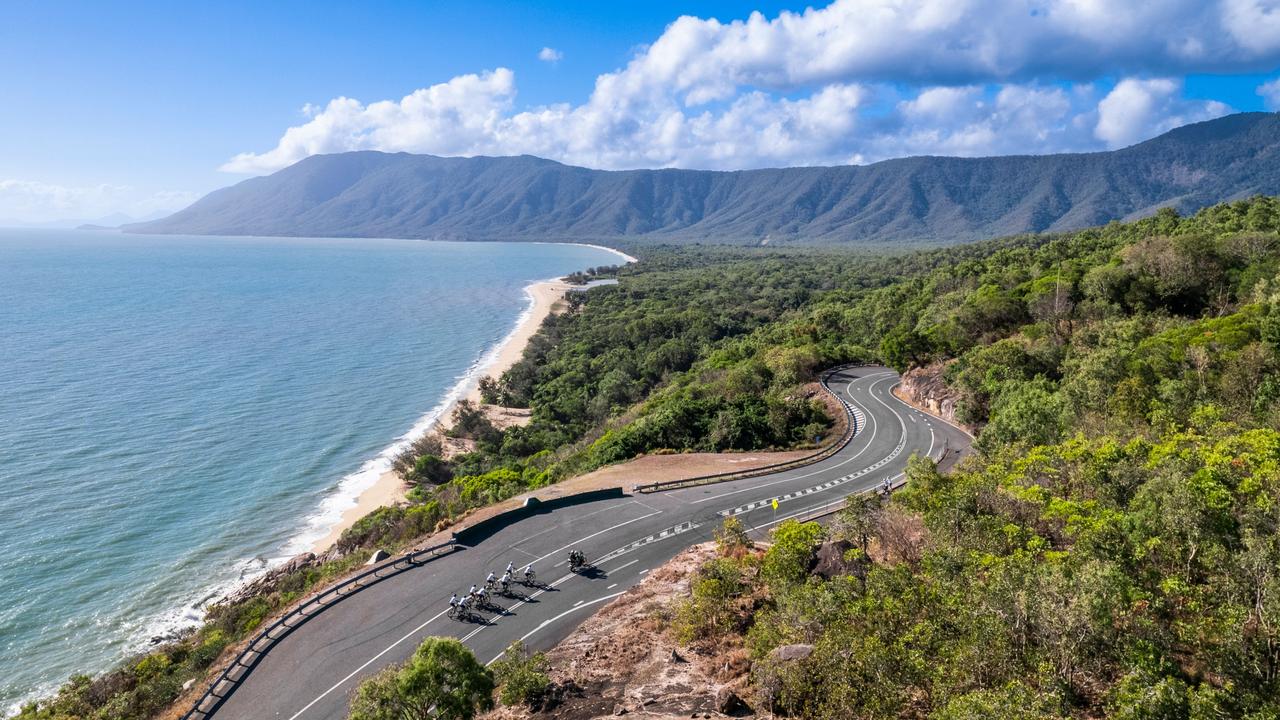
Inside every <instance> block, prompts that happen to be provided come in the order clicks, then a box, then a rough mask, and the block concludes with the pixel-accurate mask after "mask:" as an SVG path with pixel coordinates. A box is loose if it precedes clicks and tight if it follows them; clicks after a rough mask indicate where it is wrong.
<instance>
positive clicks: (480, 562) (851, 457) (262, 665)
mask: <svg viewBox="0 0 1280 720" xmlns="http://www.w3.org/2000/svg"><path fill="white" fill-rule="evenodd" d="M898 379H899V378H898V375H897V373H895V372H893V371H892V370H889V369H887V368H882V367H860V368H851V369H846V370H841V371H838V372H836V373H834V374H833V375H832V376H831V378H830V380H829V385H830V387H831V390H832V391H833V392H835V393H837V394H838V395H839V396H840V398H841V399H842V400H844V401H845V402H848V403H850V404H851V405H853V406H854V407H856V408H857V409H858V410H860V411H861V412H860V414H861V416H862V417H863V418H864V422H863V425H862V427H861V428H859V429H858V433H857V434H856V435H855V436H854V438H853V439H852V440H851V441H850V442H849V444H848V445H847V446H846V447H845V448H844V449H843V450H841V451H840V452H838V453H836V454H835V455H833V456H831V457H829V458H827V459H825V460H822V461H821V462H818V463H815V464H813V465H809V466H807V467H803V468H797V469H793V470H787V471H784V472H779V473H776V474H772V475H764V476H760V477H755V478H748V479H743V480H735V481H732V482H725V483H719V484H713V485H704V486H699V487H693V488H687V489H682V490H672V491H669V492H660V493H651V494H644V495H641V494H634V495H628V496H624V497H621V498H612V499H608V500H600V501H596V502H592V503H587V504H582V505H577V506H572V507H565V508H561V509H558V510H555V511H553V512H549V513H546V514H541V515H534V516H533V517H530V518H527V519H524V520H521V521H519V522H516V523H514V524H512V525H509V526H507V527H504V528H502V529H501V530H499V531H498V532H496V533H494V534H493V535H492V536H490V537H487V538H485V539H484V540H482V541H480V542H479V543H478V544H476V545H475V546H474V547H468V548H464V549H462V550H460V551H456V552H454V553H452V554H450V555H447V556H445V557H442V558H440V559H438V560H435V561H433V562H430V563H426V564H424V565H422V566H421V567H417V568H414V569H412V570H409V571H407V572H404V573H401V574H399V575H396V576H394V577H391V578H388V579H387V580H383V581H381V582H379V583H377V584H375V585H372V586H370V587H368V588H366V589H364V590H362V591H361V592H359V593H357V594H355V595H353V596H351V597H349V598H347V599H346V600H344V601H342V602H340V603H337V604H335V605H334V606H332V607H330V608H329V609H326V610H325V611H324V612H322V613H319V614H317V615H316V616H315V617H313V618H312V619H310V620H309V621H308V622H306V623H305V624H303V625H302V626H300V627H299V628H298V629H297V630H295V631H293V632H292V633H290V634H289V635H288V636H287V637H285V638H283V639H282V640H281V641H280V642H279V643H278V644H277V645H275V646H274V647H272V649H271V650H270V652H268V653H267V654H266V655H265V656H264V657H263V658H262V659H261V660H260V661H259V662H258V663H257V665H256V666H255V667H254V669H253V670H252V672H250V673H248V674H247V675H246V676H245V677H244V678H243V681H242V682H241V683H240V684H239V685H238V687H237V688H236V689H235V691H234V692H232V693H231V694H230V695H229V696H227V698H226V699H225V701H224V702H223V703H222V704H221V705H220V706H219V707H218V708H217V709H216V711H214V712H213V713H211V715H210V717H216V718H219V719H220V720H263V719H266V718H282V719H283V720H341V719H342V718H345V717H346V711H347V705H348V702H349V700H350V696H351V693H352V692H353V690H354V689H355V687H356V686H357V685H358V684H359V682H360V681H361V680H362V679H363V678H365V677H367V676H369V675H371V674H373V673H374V672H377V671H378V670H380V669H382V668H383V667H386V666H387V665H390V664H391V663H397V662H401V661H403V660H405V659H406V658H408V657H409V655H411V654H412V653H413V650H414V649H415V648H416V647H417V645H418V644H419V642H421V640H422V639H423V638H426V637H428V636H432V635H448V636H454V637H459V638H461V639H462V640H463V641H464V642H466V644H467V645H469V646H470V647H471V648H472V649H473V650H474V651H475V653H476V656H477V657H479V658H480V660H481V661H482V662H489V661H491V660H493V659H496V658H497V657H498V656H499V655H500V654H501V653H502V651H503V650H504V649H505V648H506V647H507V645H509V644H510V643H511V642H513V641H515V640H524V641H525V643H526V644H528V645H529V646H530V647H532V648H535V649H545V648H548V647H550V646H552V645H554V644H555V643H556V642H558V641H559V640H561V639H562V638H564V637H565V636H566V635H568V634H569V632H570V631H571V630H572V629H573V628H574V627H576V626H577V624H578V623H580V622H581V621H582V620H583V619H584V618H585V617H586V616H587V615H589V614H590V613H591V612H592V611H594V610H595V609H596V608H598V607H599V606H600V605H601V604H602V603H606V602H608V601H609V600H611V599H613V598H614V597H616V596H618V595H620V594H622V593H623V592H625V591H626V590H627V589H628V588H630V587H631V586H632V585H634V584H635V583H637V582H639V580H640V579H641V578H642V577H643V576H644V574H645V573H646V572H648V571H649V570H650V569H651V568H653V567H656V566H658V565H661V564H662V563H664V562H666V561H667V560H668V559H670V558H671V557H673V556H674V555H676V553H678V552H679V551H680V550H682V549H684V548H686V547H688V546H690V545H693V544H696V543H699V542H703V541H705V540H707V539H709V538H710V537H711V534H712V532H713V531H714V530H715V529H716V528H717V527H719V525H720V524H721V522H722V521H723V519H724V517H725V516H727V515H734V516H736V517H738V518H739V519H740V520H742V522H743V523H744V524H745V525H746V526H747V527H748V528H750V529H751V530H752V531H753V532H755V533H758V534H762V533H764V532H767V531H768V530H769V529H770V528H772V526H773V525H775V524H777V523H779V522H782V521H783V520H785V519H787V518H791V517H802V516H807V515H810V514H813V513H815V512H819V511H821V510H822V509H824V508H834V507H837V506H838V505H839V503H841V502H842V501H843V499H844V498H845V497H847V496H848V495H850V494H854V493H858V492H863V491H866V490H869V489H872V488H875V487H877V486H880V485H882V484H883V483H884V481H885V480H886V479H887V480H890V481H891V482H892V481H895V480H897V479H899V478H900V477H901V475H902V473H903V470H904V469H905V467H906V464H907V460H908V459H909V458H910V457H911V456H912V455H922V456H924V455H927V456H929V457H931V458H934V459H935V460H936V459H938V458H940V457H942V455H943V453H945V452H948V451H950V452H952V453H954V452H956V451H963V450H965V449H967V448H968V446H969V442H970V438H969V437H968V436H967V435H966V434H965V433H964V432H962V431H961V430H958V429H956V428H954V427H952V426H950V425H948V424H946V423H944V422H942V421H940V420H938V419H937V418H934V417H932V416H929V415H926V414H924V413H921V412H919V411H917V410H915V409H914V408H912V407H910V406H908V405H906V404H905V403H903V402H902V401H900V400H898V399H897V398H896V397H894V396H893V395H892V393H891V392H890V389H891V388H892V387H893V386H894V385H895V384H896V383H897V382H898ZM774 499H776V500H777V501H778V506H777V509H776V510H775V509H774V507H773V500H774ZM571 547H576V548H579V549H581V550H582V551H583V552H584V553H585V554H586V556H587V558H588V560H590V561H592V562H593V564H594V565H595V567H596V571H595V572H594V573H588V574H571V573H569V572H568V569H567V566H566V562H565V557H566V555H567V552H568V549H569V548H571ZM508 561H510V562H514V563H515V564H516V565H517V566H518V567H523V566H524V565H525V564H527V563H530V562H532V563H533V564H534V568H535V569H536V570H537V572H538V578H539V580H540V581H541V582H543V583H545V585H543V586H542V589H524V588H520V587H519V586H516V587H517V589H518V590H521V591H523V592H524V593H525V595H524V596H523V598H520V597H517V598H510V599H503V598H498V600H499V602H498V604H499V605H501V606H503V608H504V611H503V612H500V613H498V612H488V613H485V614H484V617H485V622H483V623H480V622H462V621H455V620H450V619H449V618H448V617H447V616H446V615H445V613H444V611H445V610H446V609H447V607H448V599H449V596H450V594H451V593H453V592H458V593H459V594H460V595H461V594H462V593H464V592H465V591H466V589H467V588H468V587H470V586H471V584H472V583H476V584H480V583H481V582H482V581H483V580H484V578H485V576H486V575H487V574H488V573H489V572H490V571H493V572H495V573H498V574H499V575H500V574H501V573H502V570H503V569H504V568H505V567H506V565H507V562H508Z"/></svg>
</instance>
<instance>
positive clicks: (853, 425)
mask: <svg viewBox="0 0 1280 720" xmlns="http://www.w3.org/2000/svg"><path fill="white" fill-rule="evenodd" d="M858 367H872V366H871V365H866V364H849V365H840V366H838V367H834V368H831V369H830V370H828V371H826V372H825V373H823V374H822V377H821V378H819V382H821V383H822V389H823V390H826V391H827V392H828V393H830V394H831V396H832V397H834V398H835V399H837V400H839V401H840V404H841V405H843V406H844V414H845V419H846V421H847V422H846V423H845V431H844V434H843V435H841V436H840V439H839V440H837V441H836V442H834V443H832V444H831V445H828V446H827V447H825V448H822V449H821V450H818V451H817V452H815V453H813V454H812V455H806V456H805V457H802V458H796V459H795V460H787V461H784V462H779V463H774V464H772V465H765V466H763V467H758V468H753V469H751V470H731V471H729V472H722V473H713V474H711V475H699V476H697V477H691V478H683V479H680V480H665V481H662V482H654V483H648V484H646V485H637V486H635V487H634V488H633V490H634V491H635V492H641V493H652V492H662V491H665V490H680V489H682V488H689V487H697V486H699V485H710V484H713V483H721V482H728V481H730V480H742V479H745V478H749V477H756V476H758V475H768V474H770V473H775V472H779V471H782V470H792V469H795V468H802V467H805V466H807V465H812V464H814V463H816V462H820V461H822V460H826V459H827V458H829V457H831V456H832V455H835V454H836V453H838V452H840V451H841V450H843V449H844V448H845V446H847V445H848V444H849V442H850V441H851V440H853V438H854V436H855V435H857V434H858V431H859V429H860V428H859V426H858V423H857V419H856V417H855V416H854V412H853V410H854V407H853V405H852V404H851V403H849V402H846V401H845V399H844V398H842V397H840V396H839V395H837V394H836V393H835V391H833V390H832V389H831V387H830V386H829V385H827V380H828V379H829V378H830V377H831V376H832V375H835V374H836V373H838V372H840V371H842V370H848V369H850V368H858Z"/></svg>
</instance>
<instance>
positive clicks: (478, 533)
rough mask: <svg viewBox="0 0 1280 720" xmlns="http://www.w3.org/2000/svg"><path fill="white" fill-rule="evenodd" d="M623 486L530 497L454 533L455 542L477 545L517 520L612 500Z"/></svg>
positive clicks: (620, 494) (619, 493) (620, 493)
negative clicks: (510, 508)
mask: <svg viewBox="0 0 1280 720" xmlns="http://www.w3.org/2000/svg"><path fill="white" fill-rule="evenodd" d="M623 496H624V493H623V492H622V488H616V487H615V488H605V489H604V490H588V491H586V492H580V493H575V494H573V495H562V496H560V497H556V498H551V499H550V500H538V498H536V497H530V498H529V499H528V500H526V501H525V504H524V505H522V506H520V507H518V508H515V509H513V510H507V511H506V512H501V513H498V514H497V515H494V516H493V517H491V518H486V519H484V520H481V521H480V522H478V523H476V524H475V525H471V526H469V527H465V528H462V529H461V530H458V531H457V532H455V533H454V534H453V539H454V541H455V542H457V543H459V544H462V545H475V544H476V543H479V542H482V541H484V540H485V539H486V538H488V537H489V536H491V535H493V534H494V533H496V532H498V531H499V530H501V529H502V528H504V527H506V526H508V525H510V524H512V523H516V522H520V521H521V520H524V519H526V518H530V517H533V516H534V515H541V514H542V513H549V512H551V511H553V510H557V509H559V508H562V507H568V506H570V505H578V504H580V503H588V502H595V501H597V500H611V499H615V498H620V497H623Z"/></svg>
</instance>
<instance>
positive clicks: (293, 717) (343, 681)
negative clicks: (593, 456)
mask: <svg viewBox="0 0 1280 720" xmlns="http://www.w3.org/2000/svg"><path fill="white" fill-rule="evenodd" d="M614 509H615V510H616V509H617V508H614ZM661 512H662V511H661V510H657V511H655V512H651V513H649V514H647V515H641V516H640V517H637V518H632V519H631V520H627V521H626V522H620V523H618V524H617V525H614V526H612V527H607V528H605V529H604V530H601V531H600V532H595V533H592V534H590V535H588V536H586V537H584V538H580V539H578V540H575V541H574V542H571V543H569V544H568V545H565V546H564V547H562V548H559V549H556V550H552V551H551V552H549V553H547V554H546V555H543V556H542V557H540V558H538V559H537V560H534V562H535V563H536V562H541V561H542V560H545V559H547V558H549V557H551V556H552V555H555V554H556V553H558V552H562V551H564V550H567V549H568V548H570V547H573V546H574V545H577V544H578V543H580V542H583V541H585V540H590V539H591V538H593V537H595V536H597V535H600V534H601V533H607V532H609V531H610V530H617V529H618V528H620V527H623V526H625V525H630V524H631V523H633V522H636V521H639V520H643V519H645V518H647V517H653V516H654V515H658V514H660V513H661ZM570 577H572V575H566V576H564V577H562V578H560V579H559V580H557V581H556V582H554V583H552V585H551V587H555V586H556V585H559V584H560V583H562V582H564V581H565V580H567V579H569V578H570ZM542 592H543V591H541V590H539V591H538V592H536V593H534V594H533V595H532V596H531V597H537V596H538V595H540V594H542ZM523 604H524V601H521V602H518V603H516V604H515V605H512V606H511V607H510V608H509V609H508V611H510V610H514V609H516V608H517V607H520V606H521V605H523ZM448 612H449V611H448V610H443V611H441V612H440V613H439V614H437V615H435V616H434V617H432V618H431V619H429V620H427V621H426V622H424V623H422V624H421V625H419V626H418V627H416V628H414V629H413V630H412V631H410V632H409V633H408V634H406V635H405V636H404V637H402V638H400V639H399V640H396V641H395V642H393V643H391V644H390V645H388V646H387V648H386V649H385V650H383V651H382V652H380V653H378V654H377V655H374V656H373V657H371V658H369V659H368V660H366V661H365V662H364V664H362V665H361V666H360V667H358V668H356V669H355V670H353V671H352V672H351V674H349V675H347V676H346V677H344V678H342V679H341V680H339V681H338V682H337V683H336V684H335V685H334V686H333V687H331V688H329V689H328V690H325V691H324V692H323V693H320V695H319V696H317V697H316V699H314V700H312V701H311V702H309V703H307V704H306V705H304V706H303V708H302V709H301V710H299V711H298V712H296V713H294V714H293V715H291V716H290V717H289V720H297V719H298V717H300V716H301V715H302V713H304V712H306V711H307V710H309V709H311V708H312V707H313V706H314V705H315V704H316V703H318V702H320V701H321V700H323V699H324V698H325V697H326V696H328V695H329V694H330V693H332V692H333V691H334V690H337V689H338V688H340V687H342V686H343V685H345V684H346V683H347V681H349V680H350V679H351V678H353V677H355V676H356V675H359V674H360V673H361V672H362V671H363V670H364V669H365V668H367V667H369V666H370V665H372V664H373V663H375V662H377V660H378V658H380V657H382V656H383V655H386V654H387V653H389V652H391V650H392V649H393V648H395V647H396V646H397V645H399V644H400V643H402V642H404V641H405V640H408V639H409V638H411V637H413V636H414V635H416V634H417V633H418V632H420V631H421V630H422V629H423V628H425V627H426V626H428V625H430V624H431V623H433V622H435V621H436V620H439V619H440V618H441V617H443V616H444V615H445V614H446V613H448ZM499 617H501V616H499ZM495 619H496V618H495ZM486 627H489V626H488V625H481V626H480V627H478V628H476V629H475V630H473V631H471V632H470V633H469V634H468V635H467V636H466V637H464V638H462V640H463V642H466V641H467V640H468V639H470V638H471V637H472V636H474V635H475V634H476V633H478V632H480V631H481V630H483V629H485V628H486Z"/></svg>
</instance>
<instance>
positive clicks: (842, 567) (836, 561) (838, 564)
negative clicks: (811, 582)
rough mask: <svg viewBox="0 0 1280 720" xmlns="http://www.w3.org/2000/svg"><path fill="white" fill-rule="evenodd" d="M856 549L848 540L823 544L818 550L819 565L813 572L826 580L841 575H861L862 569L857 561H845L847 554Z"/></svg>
mask: <svg viewBox="0 0 1280 720" xmlns="http://www.w3.org/2000/svg"><path fill="white" fill-rule="evenodd" d="M853 548H854V545H853V543H851V542H849V541H848V540H833V541H829V542H824V543H822V546H821V547H819V548H818V553H817V554H818V559H817V563H816V564H815V565H814V566H813V570H812V571H811V572H812V573H813V574H814V575H818V576H820V577H822V578H824V579H826V580H830V579H831V578H833V577H837V576H841V575H855V574H857V575H861V573H860V570H861V567H860V565H859V563H858V562H857V561H851V560H846V559H845V554H846V553H848V552H849V551H850V550H852V549H853Z"/></svg>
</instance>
